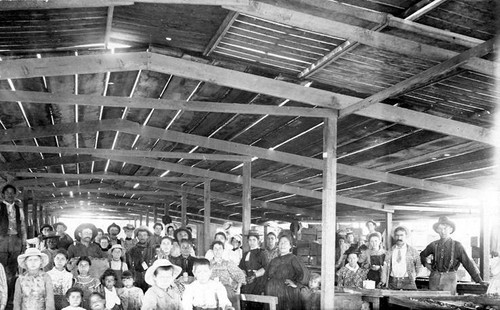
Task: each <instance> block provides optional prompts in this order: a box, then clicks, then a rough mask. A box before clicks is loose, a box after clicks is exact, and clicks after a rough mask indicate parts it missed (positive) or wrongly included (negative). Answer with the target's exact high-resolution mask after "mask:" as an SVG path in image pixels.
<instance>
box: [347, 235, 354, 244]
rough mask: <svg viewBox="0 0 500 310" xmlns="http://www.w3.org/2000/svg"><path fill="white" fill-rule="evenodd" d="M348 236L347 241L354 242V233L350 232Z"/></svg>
mask: <svg viewBox="0 0 500 310" xmlns="http://www.w3.org/2000/svg"><path fill="white" fill-rule="evenodd" d="M345 237H346V239H347V240H346V241H347V243H349V244H351V243H354V235H353V234H348V235H347V236H345Z"/></svg>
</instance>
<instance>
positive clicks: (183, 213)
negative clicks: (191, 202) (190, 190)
mask: <svg viewBox="0 0 500 310" xmlns="http://www.w3.org/2000/svg"><path fill="white" fill-rule="evenodd" d="M181 225H182V227H186V225H187V193H186V192H182V195H181Z"/></svg>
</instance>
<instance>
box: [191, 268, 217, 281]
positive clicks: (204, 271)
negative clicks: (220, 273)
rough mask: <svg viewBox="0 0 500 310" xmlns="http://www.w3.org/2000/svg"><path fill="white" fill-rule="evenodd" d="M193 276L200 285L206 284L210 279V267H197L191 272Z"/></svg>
mask: <svg viewBox="0 0 500 310" xmlns="http://www.w3.org/2000/svg"><path fill="white" fill-rule="evenodd" d="M193 274H194V276H195V277H196V280H198V281H199V282H200V283H201V284H204V283H207V282H208V280H209V279H210V275H211V274H212V271H211V270H210V267H209V266H207V265H198V266H196V268H195V269H194V270H193Z"/></svg>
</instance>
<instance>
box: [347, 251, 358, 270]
mask: <svg viewBox="0 0 500 310" xmlns="http://www.w3.org/2000/svg"><path fill="white" fill-rule="evenodd" d="M347 262H348V263H349V266H351V267H355V266H356V264H357V262H358V255H356V254H349V256H347Z"/></svg>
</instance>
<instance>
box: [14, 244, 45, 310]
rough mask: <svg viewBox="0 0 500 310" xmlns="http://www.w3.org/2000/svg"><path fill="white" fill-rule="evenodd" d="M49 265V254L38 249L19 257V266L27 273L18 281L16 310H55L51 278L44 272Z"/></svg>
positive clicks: (15, 300) (15, 295)
mask: <svg viewBox="0 0 500 310" xmlns="http://www.w3.org/2000/svg"><path fill="white" fill-rule="evenodd" d="M48 263H49V257H48V256H47V254H44V253H42V252H40V250H39V249H37V248H29V249H27V250H26V252H24V254H21V255H19V256H18V257H17V264H18V265H19V267H20V268H22V269H26V270H27V271H26V272H25V273H23V274H22V275H20V276H19V277H18V278H17V280H16V286H15V292H14V309H16V310H34V309H38V310H53V309H54V292H53V287H52V280H51V279H50V276H49V275H48V274H47V273H45V272H44V271H42V268H43V267H45V266H47V264H48Z"/></svg>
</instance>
